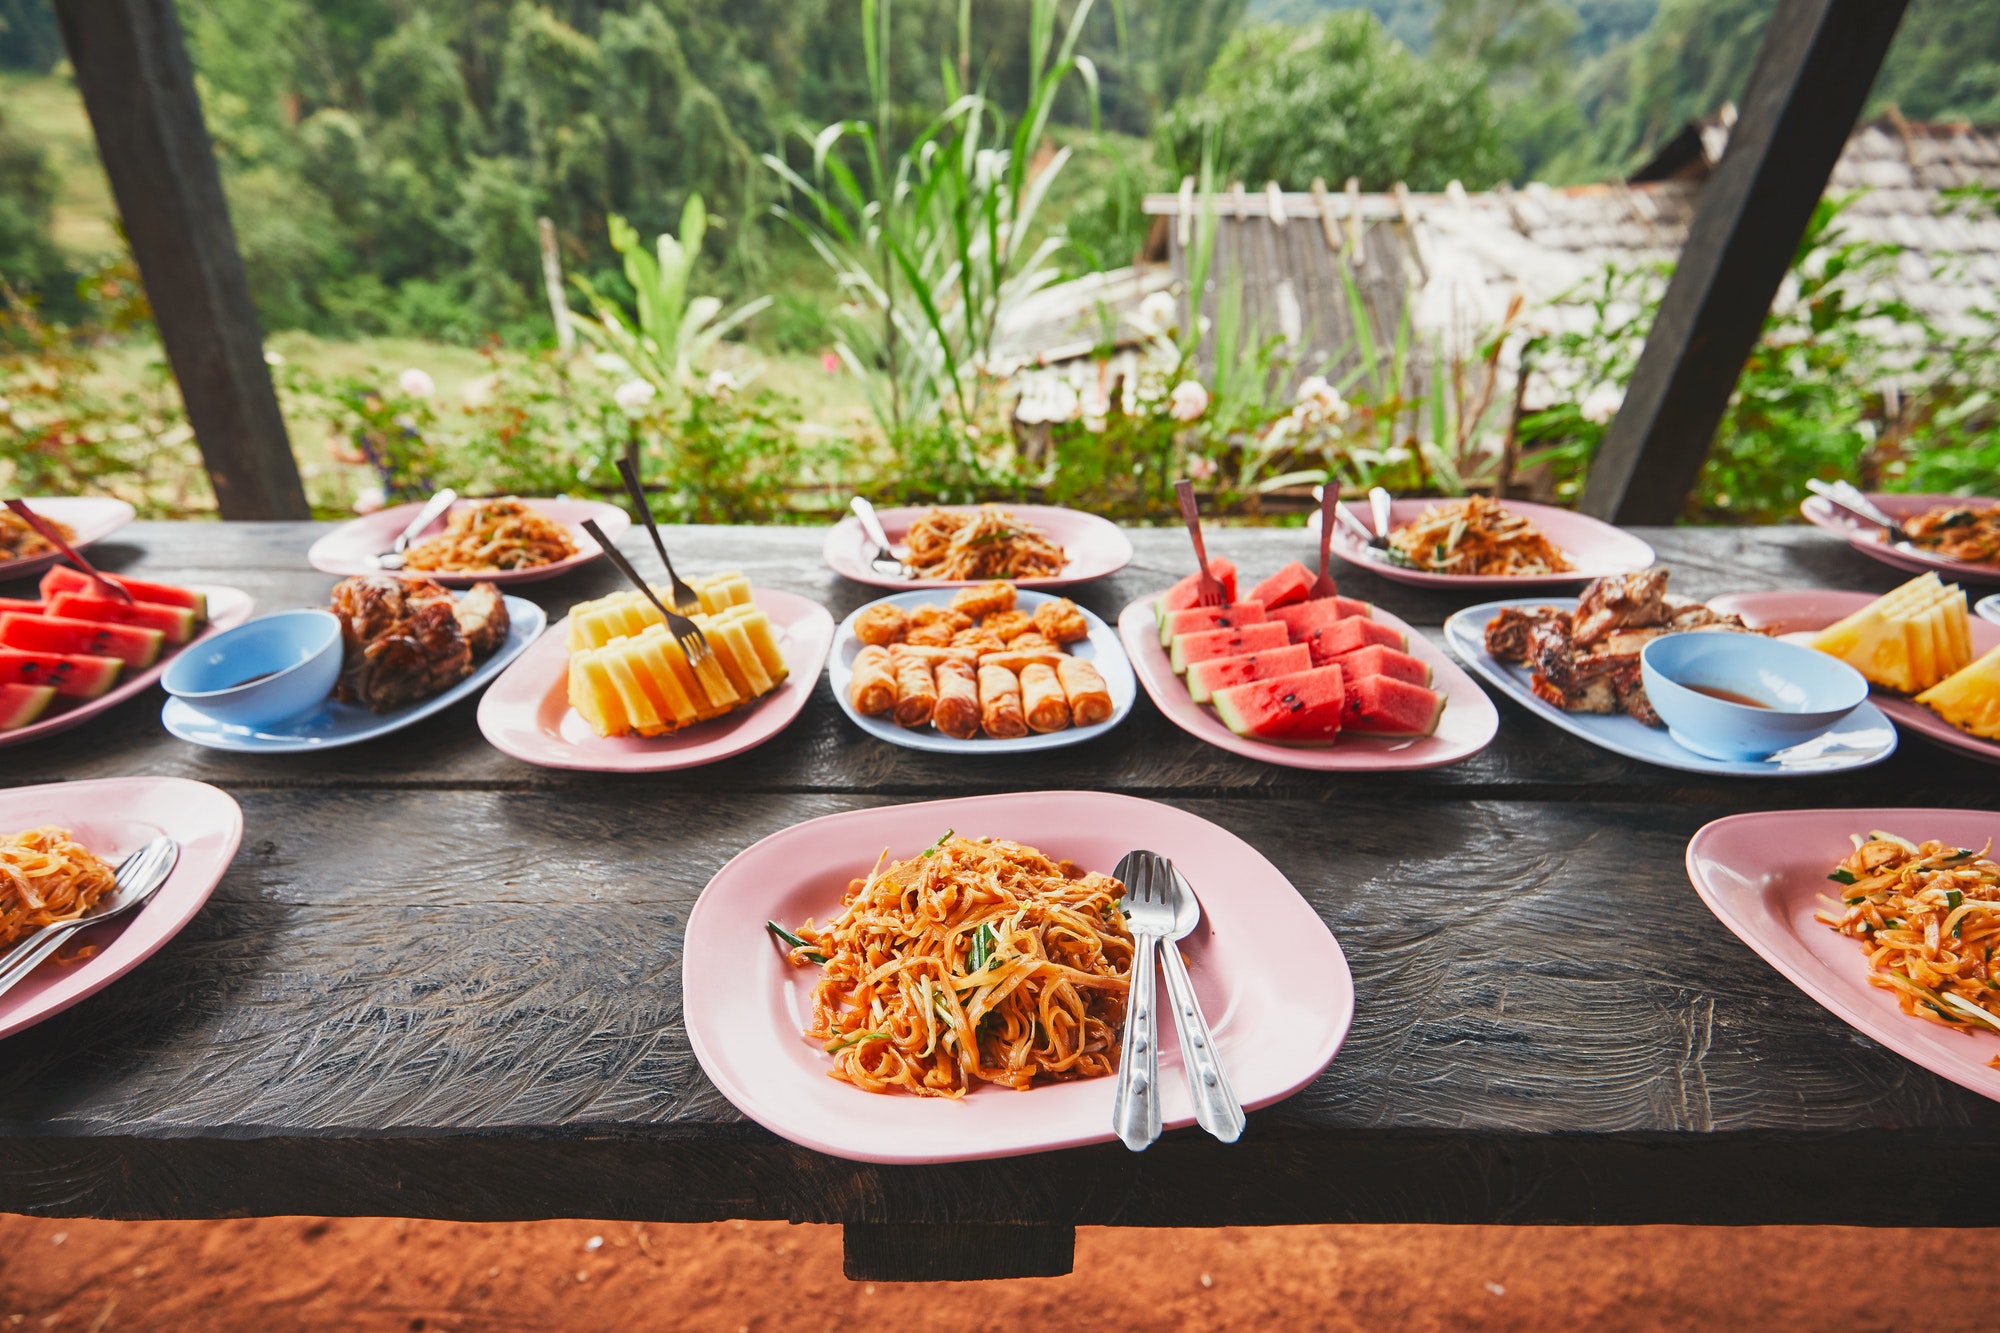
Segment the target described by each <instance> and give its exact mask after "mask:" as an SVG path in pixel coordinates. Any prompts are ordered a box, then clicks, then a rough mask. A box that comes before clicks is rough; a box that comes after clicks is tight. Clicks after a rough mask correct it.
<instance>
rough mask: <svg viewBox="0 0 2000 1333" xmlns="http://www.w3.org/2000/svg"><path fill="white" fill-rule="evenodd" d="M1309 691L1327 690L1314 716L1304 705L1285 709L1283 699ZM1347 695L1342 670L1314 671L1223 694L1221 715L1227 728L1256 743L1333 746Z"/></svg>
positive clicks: (1217, 694)
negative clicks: (1294, 692) (1289, 693)
mask: <svg viewBox="0 0 2000 1333" xmlns="http://www.w3.org/2000/svg"><path fill="white" fill-rule="evenodd" d="M1304 689H1314V690H1320V691H1323V692H1324V693H1325V695H1326V698H1325V699H1324V700H1323V701H1322V702H1320V703H1319V704H1318V705H1316V706H1312V707H1311V708H1310V711H1309V712H1308V711H1307V708H1306V706H1304V705H1294V706H1293V708H1292V709H1290V710H1285V709H1282V708H1281V707H1280V705H1279V702H1278V701H1279V698H1280V696H1281V694H1282V693H1283V692H1284V691H1286V690H1304ZM1346 697H1347V693H1346V690H1345V688H1344V687H1343V685H1342V683H1341V678H1340V668H1339V667H1333V666H1325V667H1313V668H1311V669H1309V670H1306V671H1294V672H1290V673H1289V674H1286V675H1283V676H1272V677H1269V678H1268V679H1265V680H1253V681H1248V682H1246V683H1244V684H1242V685H1231V686H1227V687H1226V688H1223V689H1220V690H1217V691H1216V692H1215V715H1216V716H1217V717H1218V718H1220V719H1221V720H1222V725H1223V726H1225V727H1228V728H1229V729H1230V730H1231V731H1233V732H1235V733H1236V734H1237V735H1239V736H1245V737H1248V738H1250V739H1252V740H1261V741H1279V742H1286V743H1290V744H1321V745H1324V744H1328V743H1331V742H1332V741H1333V739H1334V738H1335V736H1336V735H1337V734H1338V733H1339V731H1340V724H1341V714H1342V712H1343V710H1344V709H1345V707H1346ZM1260 703H1262V704H1263V707H1261V708H1259V707H1258V705H1259V704H1260ZM1301 714H1302V715H1303V717H1304V720H1303V721H1302V720H1301V717H1300V715H1301Z"/></svg>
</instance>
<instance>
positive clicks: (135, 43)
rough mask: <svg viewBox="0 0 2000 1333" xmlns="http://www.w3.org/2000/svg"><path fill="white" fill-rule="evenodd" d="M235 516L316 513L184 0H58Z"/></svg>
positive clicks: (170, 349) (164, 334) (157, 311)
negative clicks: (267, 340) (229, 193)
mask: <svg viewBox="0 0 2000 1333" xmlns="http://www.w3.org/2000/svg"><path fill="white" fill-rule="evenodd" d="M55 9H56V19H57V21H58V22H59V23H60V24H61V26H62V35H63V42H64V44H65V45H66V46H67V47H68V48H69V58H70V64H71V65H72V66H74V67H75V69H76V84H77V87H78V88H79V89H80V90H81V91H82V93H83V103H84V107H85V109H86V110H88V111H89V113H90V123H91V127H92V129H94V130H95V131H96V133H97V148H98V154H99V156H101V157H102V158H103V159H104V172H105V175H107V176H109V177H110V179H111V190H112V193H113V194H115V195H116V196H117V199H118V212H119V213H120V215H121V216H122V217H123V218H124V221H125V234H126V236H127V237H128V238H129V239H130V241H131V243H132V257H133V258H134V259H135V260H137V261H138V265H139V276H140V277H141V278H142V279H143V280H144V282H145V284H146V297H147V299H148V301H150V302H151V304H152V307H153V320H154V322H155V323H156V324H157V325H158V326H159V330H160V341H161V342H162V343H163V344H165V346H166V351H167V359H168V361H169V362H171V363H172V365H173V368H174V378H175V379H176V380H178V381H179V382H180V388H181V400H182V402H184V403H185V404H186V405H187V414H188V422H189V424H190V425H192V426H193V427H194V433H195V439H196V440H197V441H199V443H200V445H201V456H202V461H203V462H204V463H205V464H206V465H207V467H208V475H209V479H210V480H211V481H212V482H213V483H214V485H215V499H216V504H217V505H218V506H219V507H220V509H221V511H222V516H223V517H224V518H310V517H312V511H311V509H310V508H309V507H308V506H307V504H306V493H305V487H304V485H303V484H301V482H300V481H299V468H298V463H297V462H296V461H295V460H294V459H293V458H292V448H291V442H290V440H289V439H288V438H287V437H286V435H285V419H284V417H283V415H282V414H280V412H279V411H278V396H277V394H276V392H275V391H274V390H273V389H272V387H271V374H270V371H269V369H268V368H267V367H266V366H265V364H264V337H263V331H262V328H261V327H260V326H259V324H258V322H257V310H256V307H255V306H253V305H252V304H251V303H250V283H249V279H248V278H247V277H246V276H245V274H244V271H243V256H242V255H241V254H239V253H238V252H237V249H236V233H235V230H234V229H233V228H232V227H231V226H230V224H229V206H228V204H227V202H225V200H224V199H223V195H222V176H221V173H220V172H219V171H218V170H217V169H216V165H215V153H214V151H213V149H212V148H211V147H210V145H209V140H208V128H207V126H206V125H204V124H203V123H202V118H201V102H200V99H199V98H198V97H197V96H196V94H195V90H194V71H193V69H192V68H191V67H190V66H189V64H188V55H187V47H186V45H185V43H183V41H182V40H181V29H180V23H179V21H178V19H176V17H175V15H174V6H173V0H55Z"/></svg>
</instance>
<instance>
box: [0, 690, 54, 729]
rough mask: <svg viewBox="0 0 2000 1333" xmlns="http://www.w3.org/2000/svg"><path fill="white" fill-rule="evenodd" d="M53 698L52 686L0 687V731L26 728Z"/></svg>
mask: <svg viewBox="0 0 2000 1333" xmlns="http://www.w3.org/2000/svg"><path fill="white" fill-rule="evenodd" d="M55 697H56V689H55V686H53V685H0V731H12V730H14V728H16V727H25V726H27V725H28V724H29V723H30V722H33V721H34V720H35V719H36V718H38V717H40V716H41V715H42V712H43V710H44V709H46V708H47V707H48V706H49V700H51V699H53V698H55Z"/></svg>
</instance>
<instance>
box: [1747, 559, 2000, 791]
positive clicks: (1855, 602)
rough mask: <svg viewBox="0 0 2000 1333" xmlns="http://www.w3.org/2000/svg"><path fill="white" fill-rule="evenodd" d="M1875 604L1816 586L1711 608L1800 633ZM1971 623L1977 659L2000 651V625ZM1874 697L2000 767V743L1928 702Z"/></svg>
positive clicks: (1898, 715)
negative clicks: (1959, 723) (1965, 726)
mask: <svg viewBox="0 0 2000 1333" xmlns="http://www.w3.org/2000/svg"><path fill="white" fill-rule="evenodd" d="M1874 600H1876V598H1875V594H1873V593H1866V592H1841V591H1838V590H1836V589H1832V588H1814V589H1810V590H1807V591H1804V592H1732V593H1728V594H1726V595H1725V596H1722V597H1711V598H1709V599H1708V604H1709V606H1710V607H1712V608H1713V609H1715V610H1717V611H1721V612H1725V613H1727V614H1731V615H1739V616H1742V617H1743V621H1744V623H1745V624H1747V625H1752V626H1755V627H1756V628H1759V629H1762V628H1764V627H1766V626H1777V625H1782V626H1783V627H1784V630H1783V632H1785V633H1799V632H1802V631H1806V630H1818V629H1825V628H1826V627H1827V626H1828V625H1831V624H1832V623H1833V622H1834V621H1836V620H1842V619H1845V618H1846V617H1848V616H1850V615H1852V614H1854V613H1855V612H1856V611H1859V610H1860V609H1861V608H1862V607H1864V606H1866V605H1868V603H1870V602H1872V601H1874ZM1966 620H1967V623H1968V624H1969V625H1970V627H1971V630H1972V655H1973V656H1974V657H1979V656H1981V655H1983V654H1985V653H1990V652H1992V651H1993V650H1994V649H1995V648H2000V625H1995V624H1992V623H1990V622H1988V621H1985V620H1981V619H1980V618H1979V617H1977V616H1968V617H1966ZM1870 697H1871V698H1873V699H1874V701H1875V706H1876V707H1878V708H1880V709H1881V710H1882V711H1883V712H1884V713H1887V714H1888V715H1889V716H1890V717H1891V718H1893V719H1894V720H1895V721H1896V723H1897V725H1899V726H1901V727H1902V728H1903V729H1904V730H1906V731H1914V732H1916V733H1917V734H1918V735H1920V736H1923V737H1925V738H1927V739H1929V740H1933V741H1936V742H1937V743H1938V744H1939V745H1943V746H1946V747H1948V748H1950V749H1953V750H1963V751H1964V752H1965V753H1967V754H1969V755H1971V756H1973V757H1974V758H1975V759H1984V760H1985V761H1986V762H1988V763H1990V764H2000V741H1989V740H1985V739H1982V738H1981V737H1978V736H1974V735H1972V734H1971V733H1970V732H1965V731H1960V730H1959V729H1958V728H1957V727H1954V726H1953V725H1952V724H1951V723H1949V722H1947V721H1945V720H1944V719H1943V718H1941V717H1939V716H1938V715H1937V714H1936V713H1933V712H1932V711H1931V710H1930V709H1928V708H1926V707H1924V706H1923V705H1922V704H1920V703H1917V702H1916V701H1915V700H1912V699H1909V698H1906V697H1905V696H1903V695H1900V694H1897V693H1895V692H1893V691H1890V690H1884V689H1881V688H1877V689H1875V690H1873V691H1871V692H1870Z"/></svg>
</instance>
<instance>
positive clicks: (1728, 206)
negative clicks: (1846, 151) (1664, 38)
mask: <svg viewBox="0 0 2000 1333" xmlns="http://www.w3.org/2000/svg"><path fill="white" fill-rule="evenodd" d="M1906 3H1907V0H1779V4H1778V8H1777V12H1776V13H1774V14H1773V15H1772V16H1771V26H1770V27H1769V29H1767V30H1766V32H1765V36H1764V48H1763V50H1762V51H1761V52H1760V53H1759V54H1758V57H1757V64H1756V67H1755V68H1754V69H1753V70H1752V71H1751V73H1750V86H1749V88H1748V89H1747V90H1746V91H1745V94H1744V98H1743V104H1742V108H1741V113H1740V114H1739V116H1738V117H1737V121H1736V126H1735V128H1734V129H1733V130H1731V131H1730V135H1729V147H1728V148H1727V150H1725V151H1724V153H1723V155H1722V161H1721V162H1720V163H1718V164H1717V165H1716V168H1715V170H1714V172H1713V173H1711V174H1710V176H1709V178H1708V183H1707V184H1706V185H1704V186H1703V187H1702V192H1701V202H1700V204H1699V205H1698V206H1697V207H1696V209H1695V215H1694V221H1693V222H1692V224H1690V226H1689V227H1688V236H1687V243H1686V245H1685V246H1684V247H1683V248H1682V250H1681V258H1680V262H1679V263H1678V264H1677V265H1676V266H1675V267H1674V276H1673V280H1672V281H1671V282H1670V283H1669V284H1668V286H1667V293H1666V296H1665V298H1664V299H1662V301H1661V302H1660V313H1659V315H1658V317H1657V318H1655V319H1654V321H1653V328H1652V332H1651V333H1649V334H1648V335H1647V338H1646V347H1645V350H1644V351H1643V352H1641V353H1640V356H1639V365H1638V367H1637V369H1636V370H1635V371H1634V372H1633V375H1632V383H1631V384H1630V385H1629V386H1628V387H1627V389H1626V391H1625V403H1624V406H1623V407H1622V408H1620V409H1619V412H1618V416H1617V418H1616V419H1615V420H1613V421H1612V423H1611V428H1610V429H1609V430H1608V431H1606V432H1605V436H1604V443H1603V444H1602V446H1600V448H1599V449H1598V453H1597V459H1596V461H1595V463H1593V464H1592V466H1591V470H1590V481H1589V484H1588V486H1587V487H1586V488H1585V490H1584V495H1583V508H1584V512H1586V513H1589V514H1594V515H1596V516H1597V517H1599V518H1605V519H1610V520H1611V521H1613V522H1616V523H1671V522H1673V521H1674V520H1675V519H1676V518H1678V517H1679V516H1680V514H1681V512H1682V510H1683V508H1684V507H1685V506H1686V504H1687V497H1688V493H1689V492H1690V491H1691V490H1693V489H1694V483H1695V479H1696V477H1697V476H1698V475H1699V474H1700V472H1701V465H1702V461H1703V460H1704V459H1705V458H1707V456H1708V447H1709V443H1710V442H1711V441H1712V440H1713V439H1714V437H1715V428H1716V426H1717V425H1718V424H1720V422H1721V420H1722V413H1723V411H1724V409H1726V408H1727V407H1728V405H1729V395H1730V393H1731V392H1732V391H1733V390H1734V389H1735V387H1736V379H1737V376H1738V375H1740V374H1741V373H1742V370H1743V362H1744V360H1745V359H1746V358H1747V357H1748V356H1749V355H1750V350H1751V348H1753V347H1754V346H1756V343H1757V338H1758V336H1759V334H1760V333H1761V332H1762V330H1763V327H1764V316H1765V314H1766V313H1767V312H1768V311H1769V310H1770V308H1771V298H1772V297H1773V296H1775V295H1776V294H1777V291H1778V284H1779V282H1780V281H1782V280H1783V278H1784V276H1785V270H1786V268H1787V267H1788V266H1789V265H1790V263H1791V260H1792V255H1793V252H1794V251H1795V250H1796V248H1797V247H1798V243H1799V238H1800V237H1801V236H1803V235H1804V234H1805V229H1806V223H1807V222H1809V221H1810V220H1811V218H1812V212H1813V208H1814V207H1815V206H1816V205H1817V204H1818V203H1819V199H1820V196H1821V194H1823V193H1824V192H1825V190H1826V182H1827V178H1828V177H1829V176H1830V175H1832V173H1833V167H1834V164H1835V163H1836V162H1838V161H1839V160H1840V153H1841V150H1842V149H1843V148H1845V147H1846V146H1847V137H1848V135H1849V133H1851V132H1852V130H1853V128H1854V122H1855V121H1856V120H1857V119H1858V118H1859V117H1860V115H1861V108H1862V104H1863V103H1864V102H1865V101H1866V100H1867V97H1868V89H1869V86H1870V85H1871V84H1873V83H1874V81H1875V73H1876V71H1877V70H1879V69H1880V68H1881V66H1882V57H1883V56H1884V55H1885V54H1886V53H1887V52H1888V50H1889V41H1890V39H1891V38H1893V37H1894V36H1895V35H1896V25H1897V22H1898V21H1899V20H1900V19H1901V18H1902V15H1903V8H1904V5H1905V4H1906Z"/></svg>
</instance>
